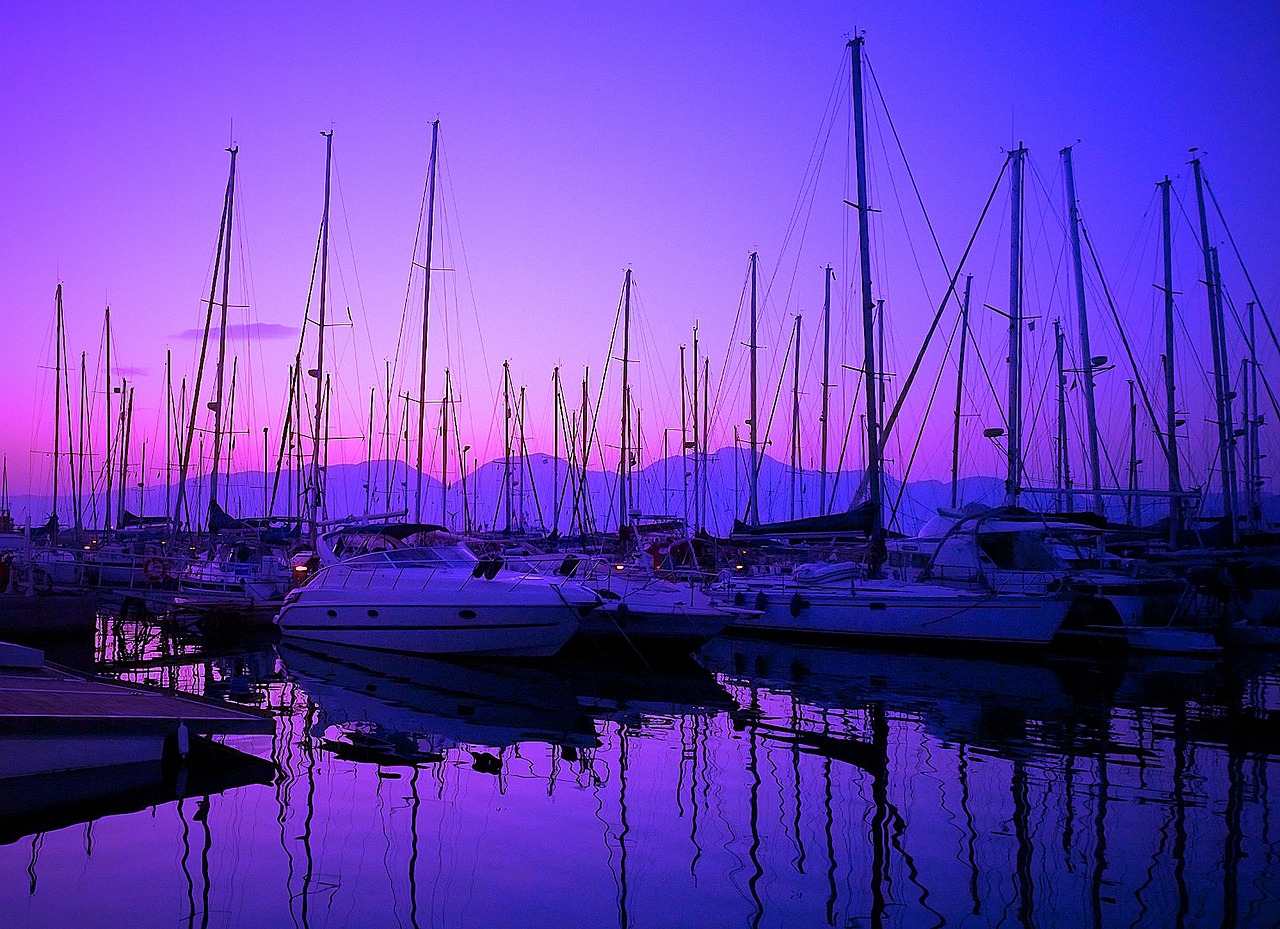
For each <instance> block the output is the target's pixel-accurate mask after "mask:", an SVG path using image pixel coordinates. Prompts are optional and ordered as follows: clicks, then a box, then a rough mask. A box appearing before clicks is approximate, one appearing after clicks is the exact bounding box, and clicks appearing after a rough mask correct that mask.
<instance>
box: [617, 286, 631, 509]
mask: <svg viewBox="0 0 1280 929" xmlns="http://www.w3.org/2000/svg"><path fill="white" fill-rule="evenodd" d="M630 368H631V269H630V268H627V275H626V277H625V278H623V282H622V454H621V456H620V457H619V459H618V531H619V532H621V531H622V527H623V526H625V525H627V513H628V510H629V507H628V504H629V502H630V501H629V500H628V499H627V496H628V491H629V490H630V486H629V485H630V482H631V460H630V455H631V388H630V387H629V385H628V375H629V373H630V370H629V369H630Z"/></svg>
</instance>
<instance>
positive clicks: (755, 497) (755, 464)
mask: <svg viewBox="0 0 1280 929" xmlns="http://www.w3.org/2000/svg"><path fill="white" fill-rule="evenodd" d="M759 261H760V259H759V257H758V255H757V254H756V253H755V252H752V253H751V343H750V346H749V350H750V355H751V419H749V420H748V421H747V422H748V424H749V425H750V427H751V428H750V430H749V433H748V434H749V435H750V441H751V474H750V476H749V480H748V483H747V488H748V490H747V493H748V494H749V498H748V501H747V524H748V525H751V526H756V525H759V524H760V500H759V484H758V480H759V476H760V444H759V436H758V434H757V431H756V419H757V418H758V411H757V409H756V383H757V370H756V369H757V361H756V356H757V354H758V352H759V344H758V343H757V341H756V326H757V315H758V314H757V301H756V296H757V295H756V290H757V285H756V273H757V266H758V264H759Z"/></svg>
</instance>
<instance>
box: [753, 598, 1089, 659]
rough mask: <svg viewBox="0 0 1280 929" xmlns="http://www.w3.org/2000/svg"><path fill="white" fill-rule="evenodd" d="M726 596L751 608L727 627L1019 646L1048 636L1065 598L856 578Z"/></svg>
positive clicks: (1046, 639)
mask: <svg viewBox="0 0 1280 929" xmlns="http://www.w3.org/2000/svg"><path fill="white" fill-rule="evenodd" d="M913 588H914V589H913ZM730 602H731V603H732V604H733V605H736V606H739V607H743V608H746V609H750V610H753V611H758V615H742V614H740V615H739V616H738V617H737V618H735V619H734V621H733V622H732V623H731V624H730V625H729V627H728V628H729V629H730V630H731V631H738V632H758V633H768V634H780V635H790V636H823V637H840V638H871V639H882V640H885V639H889V640H895V639H897V640H904V641H915V642H965V643H972V644H988V643H989V644H1000V645H1019V646H1046V645H1048V644H1049V643H1050V642H1052V641H1053V638H1054V636H1055V635H1057V633H1058V630H1059V629H1060V628H1061V626H1062V622H1063V620H1064V619H1065V618H1066V615H1067V611H1068V610H1069V609H1070V606H1071V602H1070V600H1068V599H1065V598H1057V597H1035V596H1024V595H1016V594H1000V595H990V594H982V593H973V592H968V591H950V590H947V589H945V588H935V587H925V586H923V585H911V584H903V585H901V586H898V585H891V584H886V585H884V586H870V585H867V586H863V585H859V586H858V587H857V588H855V589H854V590H852V591H850V590H849V589H847V588H845V589H823V588H804V587H799V586H790V585H779V586H774V587H754V588H752V587H746V588H741V589H738V590H736V591H734V593H733V597H732V600H731V601H730Z"/></svg>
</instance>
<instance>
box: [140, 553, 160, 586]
mask: <svg viewBox="0 0 1280 929" xmlns="http://www.w3.org/2000/svg"><path fill="white" fill-rule="evenodd" d="M142 573H143V574H144V575H145V576H146V578H147V580H148V581H150V582H151V583H153V584H159V583H160V582H161V581H163V580H164V576H165V566H164V559H163V558H156V557H151V558H148V559H147V560H146V561H145V562H143V564H142Z"/></svg>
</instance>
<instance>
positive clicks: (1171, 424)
mask: <svg viewBox="0 0 1280 929" xmlns="http://www.w3.org/2000/svg"><path fill="white" fill-rule="evenodd" d="M1157 186H1158V187H1159V188H1160V225H1161V230H1162V233H1163V239H1164V287H1162V288H1161V290H1163V291H1164V405H1165V428H1166V430H1167V432H1166V435H1167V437H1168V442H1167V443H1166V445H1165V458H1166V462H1167V464H1166V468H1167V471H1168V476H1169V542H1170V544H1176V543H1177V541H1178V532H1179V530H1181V528H1182V496H1181V494H1182V475H1181V473H1180V469H1179V465H1178V403H1177V399H1176V390H1177V385H1176V381H1175V380H1174V352H1173V340H1174V332H1173V222H1172V219H1171V208H1170V192H1171V187H1172V183H1171V182H1170V180H1169V178H1167V177H1166V178H1165V179H1164V180H1163V181H1161V182H1160V183H1159V184H1158V185H1157Z"/></svg>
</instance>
